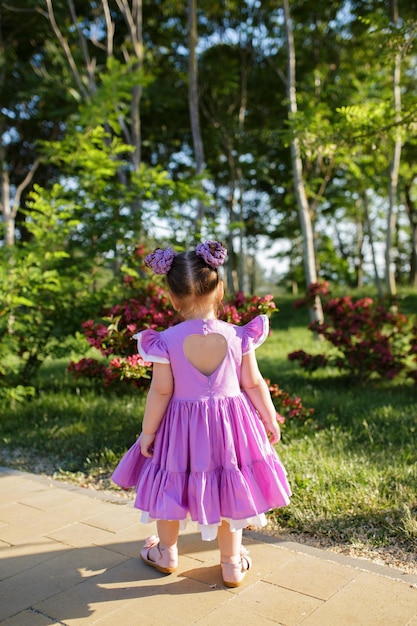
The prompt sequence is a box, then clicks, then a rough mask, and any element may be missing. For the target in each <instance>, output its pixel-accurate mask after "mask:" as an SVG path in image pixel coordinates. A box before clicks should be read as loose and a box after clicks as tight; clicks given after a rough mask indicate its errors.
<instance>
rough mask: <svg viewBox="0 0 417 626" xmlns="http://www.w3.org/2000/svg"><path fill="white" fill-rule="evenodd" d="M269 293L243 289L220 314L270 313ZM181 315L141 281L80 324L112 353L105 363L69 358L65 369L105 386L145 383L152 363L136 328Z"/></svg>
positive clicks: (244, 318) (245, 318) (238, 319)
mask: <svg viewBox="0 0 417 626" xmlns="http://www.w3.org/2000/svg"><path fill="white" fill-rule="evenodd" d="M127 283H128V284H129V285H130V286H131V288H132V289H135V287H136V285H137V282H136V281H132V280H131V279H130V277H128V280H127ZM275 308H276V307H275V304H274V302H273V298H272V296H271V295H267V296H264V297H258V296H254V297H251V298H247V297H246V296H245V295H244V294H243V293H242V292H238V293H236V294H235V295H234V296H233V298H231V299H230V300H228V301H226V302H225V303H224V307H223V309H222V311H221V314H220V316H219V317H220V318H221V319H224V320H226V321H229V322H233V323H234V324H246V323H247V322H249V321H250V320H251V319H253V318H254V317H255V316H256V315H260V314H261V313H265V314H267V315H270V314H271V313H273V311H274V310H275ZM179 321H180V318H179V317H178V315H177V313H176V312H175V311H174V310H173V309H172V307H171V306H170V300H169V298H168V295H167V293H166V291H165V290H164V289H163V288H162V287H160V286H159V285H158V284H156V283H144V282H143V281H142V283H140V287H139V289H138V295H135V297H133V298H128V299H126V300H125V301H124V302H122V303H121V304H116V305H115V306H113V307H111V308H110V309H109V310H108V311H107V312H106V314H105V316H104V317H103V318H102V320H101V321H98V322H95V321H94V320H87V321H85V322H84V323H83V324H82V327H83V330H84V334H85V336H86V338H87V341H88V342H89V343H90V345H92V346H93V347H94V348H96V349H97V350H99V351H100V352H101V354H102V355H103V357H111V356H113V358H112V359H111V360H110V362H109V363H108V364H105V363H104V362H101V361H98V360H97V359H93V358H84V359H81V360H80V361H78V362H76V363H75V362H74V361H72V362H71V363H70V364H69V366H68V371H69V372H70V373H71V374H72V375H73V376H74V377H76V378H79V377H84V376H87V377H88V378H91V379H97V380H99V381H102V382H103V384H104V385H105V386H109V385H112V384H114V383H119V382H120V381H123V382H124V383H130V384H132V385H133V386H135V387H147V386H148V384H149V379H150V372H151V367H152V366H151V364H150V363H146V362H145V361H143V359H142V358H141V357H140V356H139V355H138V354H137V352H136V342H135V341H132V337H133V335H134V334H135V333H136V332H138V331H139V330H144V329H145V328H153V329H154V330H163V329H164V328H168V327H169V326H173V325H174V324H176V323H178V322H179Z"/></svg>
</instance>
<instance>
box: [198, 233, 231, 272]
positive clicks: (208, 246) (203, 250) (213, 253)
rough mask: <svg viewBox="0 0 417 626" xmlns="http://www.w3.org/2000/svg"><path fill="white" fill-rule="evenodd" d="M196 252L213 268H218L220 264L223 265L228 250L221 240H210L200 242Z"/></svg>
mask: <svg viewBox="0 0 417 626" xmlns="http://www.w3.org/2000/svg"><path fill="white" fill-rule="evenodd" d="M195 253H196V254H197V255H198V256H201V258H202V259H204V261H205V262H206V263H207V265H209V266H210V267H212V268H213V269H217V268H218V267H219V266H220V265H223V263H224V262H225V260H226V257H227V250H226V248H225V247H224V246H223V244H221V243H220V241H210V240H208V241H205V242H204V243H200V244H198V246H197V247H196V249H195Z"/></svg>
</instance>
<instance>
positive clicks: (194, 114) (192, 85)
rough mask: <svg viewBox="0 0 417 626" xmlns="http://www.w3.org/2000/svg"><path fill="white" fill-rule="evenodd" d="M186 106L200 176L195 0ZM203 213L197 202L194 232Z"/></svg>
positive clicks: (190, 16)
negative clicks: (187, 107)
mask: <svg viewBox="0 0 417 626" xmlns="http://www.w3.org/2000/svg"><path fill="white" fill-rule="evenodd" d="M187 7H188V8H187V12H188V59H189V60H188V106H189V109H190V122H191V134H192V138H193V147H194V156H195V162H196V174H197V176H200V175H201V174H202V173H203V171H204V167H205V163H204V147H203V138H202V135H201V127H200V110H199V97H198V63H197V50H196V49H197V1H196V0H188V4H187ZM204 214H205V206H204V203H203V202H202V201H199V202H198V205H197V215H196V218H195V232H196V235H197V237H198V236H199V234H200V231H201V226H202V224H203V219H204Z"/></svg>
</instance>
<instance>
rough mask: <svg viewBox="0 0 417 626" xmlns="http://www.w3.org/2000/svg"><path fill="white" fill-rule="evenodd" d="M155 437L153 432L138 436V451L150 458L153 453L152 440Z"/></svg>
mask: <svg viewBox="0 0 417 626" xmlns="http://www.w3.org/2000/svg"><path fill="white" fill-rule="evenodd" d="M154 439H155V433H153V434H152V435H145V433H142V435H141V438H140V451H141V453H142V454H143V456H146V457H148V458H150V457H151V456H152V455H153V445H152V444H153V442H154Z"/></svg>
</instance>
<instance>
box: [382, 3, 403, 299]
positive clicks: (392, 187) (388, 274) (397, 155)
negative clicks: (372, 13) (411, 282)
mask: <svg viewBox="0 0 417 626" xmlns="http://www.w3.org/2000/svg"><path fill="white" fill-rule="evenodd" d="M391 8H392V20H393V24H394V27H398V0H391ZM400 78H401V52H400V51H398V52H397V53H396V55H395V59H394V75H393V90H394V110H395V117H396V120H397V121H399V119H400V116H401V84H400ZM401 148H402V141H401V136H400V133H399V131H398V130H397V131H396V138H395V142H394V153H393V156H392V160H391V164H390V170H389V206H388V216H387V235H386V242H385V284H386V288H387V292H388V294H389V295H391V296H395V294H396V293H397V286H396V281H395V272H394V270H393V262H392V250H393V236H394V232H395V226H396V213H395V209H396V205H397V194H398V173H399V169H400V160H401Z"/></svg>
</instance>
